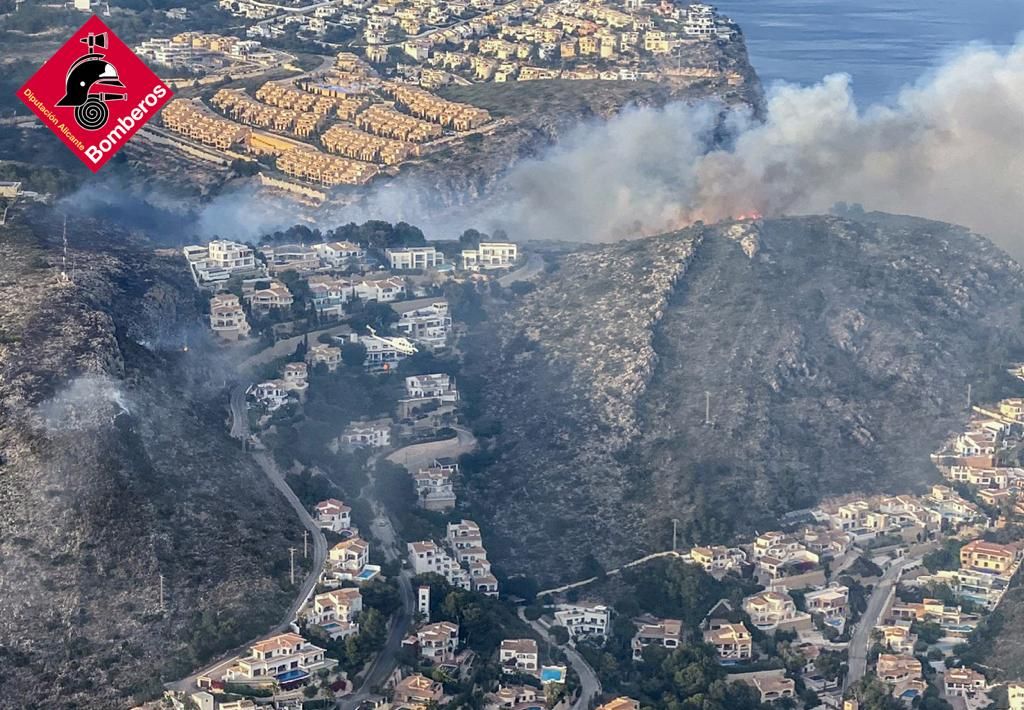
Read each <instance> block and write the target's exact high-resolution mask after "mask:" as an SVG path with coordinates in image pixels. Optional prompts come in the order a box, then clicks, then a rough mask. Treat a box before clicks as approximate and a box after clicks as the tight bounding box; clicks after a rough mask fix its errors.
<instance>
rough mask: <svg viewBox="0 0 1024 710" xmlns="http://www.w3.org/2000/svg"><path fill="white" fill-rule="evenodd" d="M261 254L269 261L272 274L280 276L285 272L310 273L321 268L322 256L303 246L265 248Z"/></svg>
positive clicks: (268, 267) (268, 264) (291, 245)
mask: <svg viewBox="0 0 1024 710" xmlns="http://www.w3.org/2000/svg"><path fill="white" fill-rule="evenodd" d="M260 253H262V254H263V256H264V258H265V259H266V260H267V269H268V270H269V271H270V273H271V274H280V273H283V272H285V271H296V272H298V273H309V272H312V271H316V270H317V269H319V268H320V256H319V255H318V254H317V253H316V250H314V249H313V248H312V247H307V246H305V245H302V244H281V245H279V246H274V247H263V248H262V249H261V250H260Z"/></svg>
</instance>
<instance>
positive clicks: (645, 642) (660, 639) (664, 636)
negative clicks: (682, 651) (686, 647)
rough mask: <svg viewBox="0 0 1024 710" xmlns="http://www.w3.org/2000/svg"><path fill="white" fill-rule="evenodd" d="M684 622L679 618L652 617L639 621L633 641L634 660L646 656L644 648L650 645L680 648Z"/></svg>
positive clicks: (670, 648)
mask: <svg viewBox="0 0 1024 710" xmlns="http://www.w3.org/2000/svg"><path fill="white" fill-rule="evenodd" d="M682 633H683V622H682V621H680V620H679V619H651V620H642V621H640V622H639V623H637V630H636V634H635V635H634V636H633V640H632V642H631V645H632V648H633V660H634V661H640V660H643V657H644V649H645V648H647V647H648V646H652V645H654V646H661V647H662V648H667V649H668V650H669V651H672V650H674V649H677V648H679V644H680V642H681V639H682Z"/></svg>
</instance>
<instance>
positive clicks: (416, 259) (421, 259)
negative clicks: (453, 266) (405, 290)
mask: <svg viewBox="0 0 1024 710" xmlns="http://www.w3.org/2000/svg"><path fill="white" fill-rule="evenodd" d="M384 253H385V255H386V256H387V258H388V262H389V263H390V264H391V268H392V269H395V270H396V271H410V270H413V269H432V268H434V267H435V266H439V265H441V264H443V263H444V254H442V253H441V252H439V251H438V250H437V249H435V248H434V247H405V248H403V249H386V250H385V252H384Z"/></svg>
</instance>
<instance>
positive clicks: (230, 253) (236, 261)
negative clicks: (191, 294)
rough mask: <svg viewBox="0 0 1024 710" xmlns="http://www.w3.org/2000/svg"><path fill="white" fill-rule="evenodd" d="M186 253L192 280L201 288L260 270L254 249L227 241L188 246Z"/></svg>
mask: <svg viewBox="0 0 1024 710" xmlns="http://www.w3.org/2000/svg"><path fill="white" fill-rule="evenodd" d="M184 253H185V259H186V260H187V261H188V264H189V269H190V271H191V272H192V278H193V279H195V282H196V284H197V285H198V286H200V287H202V286H207V285H210V284H215V283H220V282H223V281H227V280H228V279H230V278H231V277H232V276H234V275H236V274H251V273H254V272H256V271H258V270H259V267H258V266H257V263H256V254H255V252H253V249H252V247H250V246H248V245H246V244H240V243H238V242H232V241H228V240H227V239H214V240H213V241H212V242H210V243H209V244H207V245H205V246H202V245H193V246H187V247H185V248H184Z"/></svg>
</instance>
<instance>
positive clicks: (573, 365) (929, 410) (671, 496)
mask: <svg viewBox="0 0 1024 710" xmlns="http://www.w3.org/2000/svg"><path fill="white" fill-rule="evenodd" d="M1022 296H1024V276H1022V271H1021V269H1020V267H1019V266H1018V265H1017V264H1015V263H1014V262H1012V261H1011V260H1010V259H1009V258H1008V257H1006V256H1005V255H1004V254H1002V253H1001V252H1000V251H999V250H997V249H996V248H995V247H993V246H992V245H991V244H989V243H988V242H987V241H986V240H984V239H982V238H980V237H977V236H975V235H971V234H969V233H968V232H967V231H966V230H963V229H960V228H957V227H952V226H949V225H944V224H939V223H934V222H926V221H923V220H913V219H909V218H896V217H889V216H885V215H870V216H867V217H864V218H863V219H861V221H859V222H854V221H849V220H845V219H840V218H836V217H805V218H792V219H778V220H770V221H767V222H764V223H763V224H757V225H752V224H739V225H721V226H715V227H704V226H696V227H692V228H690V229H688V230H685V231H683V232H680V233H677V234H672V235H666V236H662V237H656V238H652V239H646V240H638V241H634V242H624V243H619V244H614V245H609V246H603V247H597V248H587V249H585V250H582V251H580V252H579V253H575V254H570V255H569V256H567V257H565V258H564V259H563V260H562V261H561V265H560V268H559V269H558V270H557V271H555V272H554V273H552V274H550V275H548V276H546V277H545V278H544V279H542V283H541V285H540V286H539V288H538V289H537V290H536V291H535V292H533V293H531V294H529V295H527V296H526V297H525V298H523V299H522V300H520V301H519V302H518V303H517V304H516V305H515V306H513V307H511V308H510V309H508V310H507V311H506V312H504V313H502V314H500V315H497V316H496V317H495V318H493V319H492V322H491V323H490V324H488V325H486V326H485V334H484V337H481V338H478V339H476V341H477V342H479V343H481V345H480V346H479V347H480V348H481V352H479V353H477V357H475V358H473V360H474V362H476V363H477V364H476V372H475V374H476V375H477V376H479V377H481V378H482V379H483V381H484V382H485V385H484V391H483V396H482V400H481V401H482V402H483V403H484V404H483V407H484V411H485V414H486V416H487V417H489V418H493V419H494V420H496V421H497V422H499V423H500V426H501V433H500V434H498V435H497V436H496V437H495V439H494V442H493V450H492V452H491V453H492V454H493V456H494V457H495V459H496V460H495V462H494V463H493V464H491V465H490V466H487V467H486V468H485V469H484V470H483V471H479V472H471V473H470V475H469V477H468V480H467V491H466V493H467V494H468V496H469V497H470V499H471V503H472V506H473V507H474V508H475V510H474V512H475V513H477V514H479V515H480V516H481V517H483V518H484V519H485V520H487V521H488V523H489V525H490V526H492V527H493V528H494V529H495V530H496V531H497V532H498V533H499V534H500V537H501V544H500V545H499V544H496V545H495V549H496V551H499V556H500V557H503V558H504V559H503V562H504V563H505V564H506V566H507V568H508V569H509V571H530V572H533V573H535V574H539V575H540V576H542V577H545V578H547V579H555V578H557V579H565V578H570V577H572V576H573V575H574V574H575V573H576V571H577V569H576V567H578V562H577V563H571V562H570V561H571V560H579V559H580V557H581V554H582V553H583V552H591V553H593V554H594V555H595V556H596V557H598V558H599V559H601V560H603V561H604V562H606V563H609V564H610V563H614V562H619V561H622V560H623V559H625V558H628V557H629V556H631V555H635V554H638V553H642V552H649V551H654V550H658V549H665V548H666V547H667V546H668V544H670V540H671V530H672V524H671V520H672V518H677V519H678V520H679V522H680V532H681V536H682V537H681V539H682V540H683V541H689V542H698V543H700V542H714V541H727V540H728V539H729V538H730V536H731V535H733V534H734V533H736V532H739V531H748V530H750V529H753V528H756V527H762V528H763V527H764V526H769V525H772V524H773V521H774V520H775V519H776V518H777V515H778V513H780V512H783V511H786V510H789V509H793V508H795V507H800V506H804V505H807V504H810V503H812V502H814V501H815V500H817V499H819V498H820V497H822V496H826V495H830V494H833V493H839V492H843V491H849V490H857V489H864V490H872V489H889V490H899V489H904V488H906V487H908V486H914V485H921V484H922V483H923V482H924V481H926V480H929V477H933V476H934V470H933V469H932V468H931V466H930V464H929V461H928V453H929V452H930V451H931V450H932V449H933V448H934V447H935V446H936V445H937V444H938V443H939V441H940V439H941V438H942V437H943V436H944V435H945V434H946V433H947V432H948V431H949V430H951V429H953V428H954V427H955V426H957V425H958V424H959V423H960V420H961V419H962V416H963V408H964V402H965V392H966V386H967V383H968V382H971V383H973V384H974V386H975V392H977V393H978V394H979V396H984V395H985V394H986V393H987V392H989V391H991V392H994V391H995V390H994V388H993V386H994V384H995V382H996V380H997V379H999V377H1000V375H1001V374H1002V373H1003V368H1004V367H1005V363H1006V360H1007V358H1008V357H1009V353H1008V348H1009V347H1010V345H1011V344H1012V341H1013V340H1014V338H1015V337H1016V336H1017V331H1018V330H1019V327H1020V324H1021V308H1020V302H1021V297H1022ZM488 343H491V344H490V345H488ZM495 363H498V365H497V366H495ZM705 392H708V393H710V395H711V424H710V425H705V423H704V418H705ZM510 492H512V493H513V495H509V493H510ZM574 564H575V565H576V566H574Z"/></svg>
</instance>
